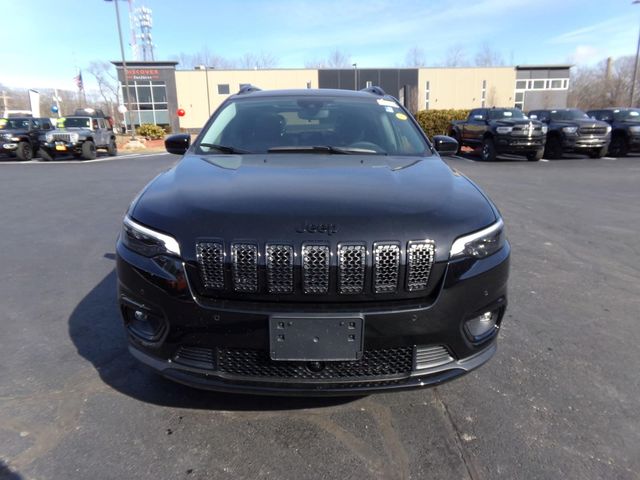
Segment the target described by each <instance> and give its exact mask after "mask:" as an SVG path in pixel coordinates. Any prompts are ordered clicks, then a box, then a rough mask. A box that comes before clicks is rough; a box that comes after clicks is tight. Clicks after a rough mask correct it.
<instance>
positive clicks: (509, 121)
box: [490, 118, 542, 127]
mask: <svg viewBox="0 0 640 480" xmlns="http://www.w3.org/2000/svg"><path fill="white" fill-rule="evenodd" d="M490 122H491V123H493V124H495V125H504V126H509V127H511V126H513V125H529V124H530V123H531V124H532V125H533V126H534V127H540V126H542V122H540V121H539V120H527V119H524V118H500V119H496V120H490Z"/></svg>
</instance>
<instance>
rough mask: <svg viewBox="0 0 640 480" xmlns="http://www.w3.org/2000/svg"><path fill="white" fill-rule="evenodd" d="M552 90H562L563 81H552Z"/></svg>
mask: <svg viewBox="0 0 640 480" xmlns="http://www.w3.org/2000/svg"><path fill="white" fill-rule="evenodd" d="M551 88H562V80H551Z"/></svg>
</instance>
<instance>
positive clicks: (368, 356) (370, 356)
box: [218, 347, 413, 380]
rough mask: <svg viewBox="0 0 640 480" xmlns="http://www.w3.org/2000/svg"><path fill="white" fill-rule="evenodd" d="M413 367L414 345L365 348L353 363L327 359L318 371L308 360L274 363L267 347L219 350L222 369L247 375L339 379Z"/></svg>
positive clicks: (401, 371)
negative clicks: (308, 366) (376, 348)
mask: <svg viewBox="0 0 640 480" xmlns="http://www.w3.org/2000/svg"><path fill="white" fill-rule="evenodd" d="M412 366H413V348H412V347H400V348H389V349H384V350H365V352H364V354H363V358H362V359H360V360H356V361H353V362H326V364H325V368H324V369H323V370H321V371H319V372H314V371H311V370H309V369H308V368H307V367H306V364H305V363H304V362H274V361H273V360H271V359H270V358H269V354H268V352H266V351H263V350H244V349H229V348H220V349H218V371H220V372H224V373H228V374H232V375H242V376H247V377H270V378H286V379H317V380H335V379H348V378H372V379H373V378H375V377H381V376H387V375H408V374H409V373H410V372H411V369H412Z"/></svg>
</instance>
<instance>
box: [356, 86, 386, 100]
mask: <svg viewBox="0 0 640 480" xmlns="http://www.w3.org/2000/svg"><path fill="white" fill-rule="evenodd" d="M360 91H361V92H367V93H371V94H373V95H378V96H380V97H384V96H385V95H386V94H387V92H385V91H384V90H383V89H382V87H378V86H375V85H374V86H373V87H367V88H363V89H362V90H360Z"/></svg>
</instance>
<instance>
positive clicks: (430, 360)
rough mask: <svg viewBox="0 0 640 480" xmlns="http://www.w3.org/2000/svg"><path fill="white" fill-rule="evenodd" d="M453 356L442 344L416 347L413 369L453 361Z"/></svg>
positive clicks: (432, 366)
mask: <svg viewBox="0 0 640 480" xmlns="http://www.w3.org/2000/svg"><path fill="white" fill-rule="evenodd" d="M453 360H454V358H453V357H452V356H451V354H450V353H449V350H447V347H445V346H444V345H435V346H430V347H416V352H415V369H416V370H425V369H428V368H435V367H439V366H441V365H446V364H447V363H450V362H453Z"/></svg>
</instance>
